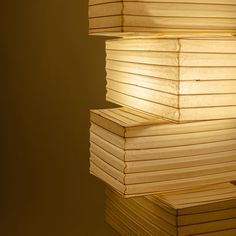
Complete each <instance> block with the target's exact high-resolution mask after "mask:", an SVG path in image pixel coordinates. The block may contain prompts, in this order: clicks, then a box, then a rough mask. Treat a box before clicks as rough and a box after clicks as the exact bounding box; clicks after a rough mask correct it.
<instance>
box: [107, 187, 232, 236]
mask: <svg viewBox="0 0 236 236" xmlns="http://www.w3.org/2000/svg"><path fill="white" fill-rule="evenodd" d="M106 221H107V222H108V223H109V224H110V225H112V227H113V228H114V229H116V230H117V231H118V232H119V233H120V234H121V235H158V236H159V235H161V236H170V235H173V236H177V235H179V236H184V235H201V236H234V235H236V186H235V185H234V184H233V183H225V184H218V185H212V186H205V187H202V188H193V189H191V190H182V191H172V192H168V193H162V194H156V195H152V196H143V197H135V198H130V199H124V198H122V197H121V196H120V195H119V194H117V193H116V192H114V191H113V190H111V189H109V188H107V189H106Z"/></svg>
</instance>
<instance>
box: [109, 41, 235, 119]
mask: <svg viewBox="0 0 236 236" xmlns="http://www.w3.org/2000/svg"><path fill="white" fill-rule="evenodd" d="M106 55H107V56H106V72H107V85H106V88H107V94H106V99H107V100H108V101H110V102H113V103H115V104H118V105H120V106H125V107H129V108H132V109H136V110H138V111H142V112H147V113H150V114H152V115H156V116H159V117H162V118H164V119H169V120H171V121H174V122H186V121H200V120H213V119H230V118H236V38H235V37H231V38H224V37H223V38H214V39H212V38H188V39H150V38H145V39H144V38H141V39H127V38H126V39H116V40H108V41H107V42H106Z"/></svg>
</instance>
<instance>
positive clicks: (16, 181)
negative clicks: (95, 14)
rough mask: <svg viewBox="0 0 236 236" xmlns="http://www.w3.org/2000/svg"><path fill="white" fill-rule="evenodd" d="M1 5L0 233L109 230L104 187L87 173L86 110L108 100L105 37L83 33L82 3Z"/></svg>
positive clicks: (28, 0) (29, 235)
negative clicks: (0, 198) (105, 212)
mask: <svg viewBox="0 0 236 236" xmlns="http://www.w3.org/2000/svg"><path fill="white" fill-rule="evenodd" d="M0 9H1V10H2V11H3V12H2V13H1V14H0V17H1V19H0V22H1V35H0V40H1V46H0V48H1V51H0V55H1V59H2V60H1V71H0V72H1V85H0V88H1V91H0V94H1V116H0V117H1V118H0V119H1V131H0V134H1V137H2V141H1V148H0V155H1V163H0V166H1V170H0V178H1V186H0V187H1V197H2V200H1V210H0V212H1V225H0V226H1V227H0V235H2V236H21V235H22V236H47V235H50V236H54V235H56V236H62V235H63V236H74V235H77V236H78V235H82V236H83V235H116V233H115V232H114V231H113V230H112V229H111V228H110V227H109V226H108V225H106V223H105V222H104V185H103V184H102V183H101V182H100V181H99V180H97V179H96V178H94V177H92V176H90V175H89V173H88V168H89V162H88V159H89V151H88V149H89V109H90V108H108V107H110V106H111V104H108V103H106V102H105V69H104V68H105V52H104V39H105V38H102V37H91V36H88V35H87V28H88V22H87V1H82V0H70V1H66V0H40V1H32V0H18V1H17V0H6V1H2V2H1V4H0Z"/></svg>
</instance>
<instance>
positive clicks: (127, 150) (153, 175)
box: [90, 107, 236, 197]
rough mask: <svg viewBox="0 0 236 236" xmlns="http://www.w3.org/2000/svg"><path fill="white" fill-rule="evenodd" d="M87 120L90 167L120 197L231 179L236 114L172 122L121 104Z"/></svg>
mask: <svg viewBox="0 0 236 236" xmlns="http://www.w3.org/2000/svg"><path fill="white" fill-rule="evenodd" d="M90 120H91V128H90V144H91V145H90V172H91V174H93V175H95V176H97V177H98V178H100V179H101V180H103V181H104V182H105V183H107V184H109V185H110V186H112V187H113V188H114V189H115V190H116V191H117V192H119V193H120V194H122V195H123V196H124V197H133V196H138V195H148V194H153V193H156V192H160V191H169V190H173V189H182V188H189V187H193V186H194V187H196V186H201V185H204V184H216V183H221V182H225V181H231V180H234V179H235V176H236V119H228V120H227V119H226V120H213V121H199V122H188V123H182V124H175V123H172V122H169V121H166V120H163V119H161V118H156V116H152V115H148V114H146V113H142V112H137V111H135V110H132V109H129V108H125V107H121V108H113V109H101V110H92V111H91V116H90Z"/></svg>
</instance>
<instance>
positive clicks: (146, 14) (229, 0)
mask: <svg viewBox="0 0 236 236" xmlns="http://www.w3.org/2000/svg"><path fill="white" fill-rule="evenodd" d="M89 33H90V34H100V35H116V36H117V35H118V36H124V35H136V34H148V35H150V34H165V35H166V34H173V33H178V34H186V33H187V34H189V33H190V34H191V35H192V34H219V33H220V34H222V33H225V34H235V33H236V3H235V1H234V0H172V1H169V0H152V1H150V0H142V1H141V0H133V1H130V0H113V1H111V0H89Z"/></svg>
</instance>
